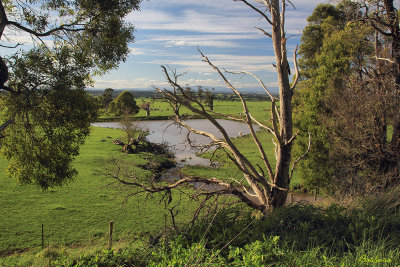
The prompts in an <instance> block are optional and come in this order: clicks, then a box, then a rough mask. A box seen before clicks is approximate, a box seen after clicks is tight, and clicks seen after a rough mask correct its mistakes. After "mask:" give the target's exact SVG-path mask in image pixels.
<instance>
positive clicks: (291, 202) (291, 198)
mask: <svg viewBox="0 0 400 267" xmlns="http://www.w3.org/2000/svg"><path fill="white" fill-rule="evenodd" d="M293 202H294V195H293V193H290V204H293Z"/></svg>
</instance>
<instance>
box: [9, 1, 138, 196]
mask: <svg viewBox="0 0 400 267" xmlns="http://www.w3.org/2000/svg"><path fill="white" fill-rule="evenodd" d="M1 5H2V7H4V8H5V11H6V13H7V14H6V15H7V20H8V21H9V22H10V24H13V27H15V29H16V30H17V31H20V32H26V33H29V34H31V36H32V37H33V38H34V39H35V38H39V37H40V40H41V41H42V42H43V41H46V40H47V41H53V45H52V47H47V46H45V45H37V44H36V43H35V48H34V49H33V50H31V51H28V52H18V53H15V54H13V55H11V56H10V58H9V59H8V60H7V66H8V68H9V70H8V72H9V73H10V79H9V80H8V82H7V83H6V86H3V87H2V88H1V90H4V91H6V92H7V93H6V94H3V95H2V99H1V105H2V107H1V112H2V114H1V120H2V121H3V122H4V121H7V122H12V124H11V126H9V127H8V129H7V131H6V132H5V134H4V135H5V139H4V140H1V147H2V148H1V151H2V154H3V155H4V156H6V158H8V159H9V160H10V165H9V168H8V171H9V174H10V175H11V176H13V177H15V178H16V179H17V180H18V181H20V182H22V183H33V184H35V185H38V186H39V187H41V188H43V189H47V188H48V187H52V186H56V185H62V184H65V183H67V182H69V181H71V179H72V178H73V177H74V176H76V174H77V172H76V170H75V169H74V168H73V167H72V166H71V163H72V160H73V159H74V158H75V157H76V156H77V155H78V152H79V145H80V144H82V143H83V141H84V139H85V137H86V136H87V135H88V134H89V126H90V122H93V121H94V120H95V118H96V117H97V114H96V113H97V109H98V107H97V103H96V101H95V100H94V99H92V98H91V97H89V96H88V95H86V93H85V92H84V89H85V88H86V87H87V86H90V85H91V83H92V81H91V75H92V74H102V73H104V72H106V71H108V70H110V69H112V68H115V67H117V66H118V64H119V62H120V61H124V60H125V59H126V56H127V55H128V52H129V51H128V43H129V42H131V41H133V27H132V25H130V24H129V23H127V22H125V17H126V15H127V14H128V13H129V12H131V11H132V10H135V9H138V7H139V6H138V5H139V1H137V0H130V1H95V0H79V1H52V0H42V1H3V2H2V3H1ZM5 22H6V20H5V19H4V20H3V21H2V23H5ZM61 22H62V24H60V23H61ZM3 26H6V27H9V25H3ZM43 43H44V42H43ZM7 66H6V67H5V70H2V71H4V72H6V71H7V69H6V68H7Z"/></svg>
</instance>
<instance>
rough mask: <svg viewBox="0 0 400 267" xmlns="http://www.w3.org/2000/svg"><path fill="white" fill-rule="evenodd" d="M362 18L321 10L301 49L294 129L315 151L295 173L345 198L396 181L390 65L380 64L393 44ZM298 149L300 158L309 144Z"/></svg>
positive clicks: (342, 9) (351, 10)
mask: <svg viewBox="0 0 400 267" xmlns="http://www.w3.org/2000/svg"><path fill="white" fill-rule="evenodd" d="M375 9H376V8H375ZM378 9H379V8H378ZM321 10H324V11H326V10H329V12H321ZM362 13H363V10H362V8H360V6H359V5H357V4H356V3H354V2H349V1H343V2H342V3H341V4H339V5H338V6H336V7H334V6H330V7H327V6H326V5H323V6H318V7H317V8H316V9H315V11H314V13H313V15H312V16H311V17H310V18H309V23H310V24H309V26H308V27H307V28H306V30H305V32H304V33H305V34H304V35H303V43H302V45H301V47H300V48H301V49H300V53H301V56H302V59H301V61H300V67H301V71H302V73H303V74H304V76H303V80H302V81H301V82H300V94H298V95H297V98H296V103H297V107H296V108H295V116H294V118H295V126H296V127H297V128H299V129H300V130H302V131H303V132H307V131H308V132H310V134H311V136H312V138H313V144H312V149H311V151H310V153H309V155H308V157H307V158H306V159H305V160H304V161H302V163H301V164H302V168H300V169H299V170H300V172H299V174H300V175H301V177H302V178H303V181H304V183H305V185H306V186H307V187H309V188H315V187H323V188H325V189H328V190H329V192H331V193H332V194H334V193H335V194H339V195H342V196H343V195H345V194H352V195H354V194H363V193H365V192H367V191H370V190H376V189H377V188H381V189H382V188H384V187H387V186H388V185H389V184H393V181H395V180H396V179H397V178H396V176H398V174H396V173H398V171H396V170H397V165H398V164H397V162H398V157H397V156H396V149H395V146H393V145H389V143H390V142H388V140H389V139H390V138H387V137H388V136H389V130H388V129H389V128H388V126H389V125H396V118H397V117H398V115H396V114H398V112H399V109H398V104H399V103H398V98H396V97H393V96H394V94H395V92H396V90H395V87H394V86H393V84H394V83H393V80H394V75H393V72H391V71H390V68H391V66H389V65H390V64H391V63H390V60H389V61H388V60H383V59H382V58H381V59H380V57H381V56H382V55H384V54H385V51H390V48H389V47H390V46H391V41H390V40H388V38H387V37H385V36H383V35H381V36H379V34H378V33H377V32H376V31H375V30H374V28H373V27H371V25H370V24H369V23H365V20H364V19H363V14H362ZM332 14H333V15H332ZM338 14H339V16H338ZM335 16H336V19H333V17H335ZM381 17H382V16H381ZM316 18H317V19H316ZM310 29H313V30H310ZM315 29H318V30H317V31H314V30H315ZM315 32H319V33H318V34H315ZM321 36H323V39H321V40H320V39H318V38H320V37H321ZM315 38H316V40H314V39H315ZM316 43H318V44H319V45H315V44H316ZM390 81H392V82H390ZM297 145H298V147H297V149H295V153H296V154H300V153H301V152H300V151H302V149H304V147H306V146H307V139H306V137H305V136H303V137H300V138H299V140H298V142H297Z"/></svg>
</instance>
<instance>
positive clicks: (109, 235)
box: [108, 221, 114, 249]
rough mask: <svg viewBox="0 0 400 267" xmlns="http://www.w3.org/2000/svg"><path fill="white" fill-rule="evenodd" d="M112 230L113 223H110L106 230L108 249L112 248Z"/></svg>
mask: <svg viewBox="0 0 400 267" xmlns="http://www.w3.org/2000/svg"><path fill="white" fill-rule="evenodd" d="M113 228H114V222H112V221H111V222H110V226H109V228H108V237H109V239H108V249H111V247H112V234H113Z"/></svg>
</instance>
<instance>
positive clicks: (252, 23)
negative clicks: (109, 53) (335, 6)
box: [95, 0, 323, 91]
mask: <svg viewBox="0 0 400 267" xmlns="http://www.w3.org/2000/svg"><path fill="white" fill-rule="evenodd" d="M292 2H293V4H294V5H295V7H296V8H295V9H293V7H291V6H289V7H288V9H287V14H286V34H287V37H290V38H288V42H287V43H288V58H289V60H290V61H292V58H293V52H294V49H295V47H296V45H298V44H300V37H301V33H302V30H303V29H304V27H305V26H306V24H307V21H306V19H307V17H308V16H310V15H311V13H312V11H313V9H314V8H315V7H316V5H318V4H319V3H322V2H323V1H320V0H292ZM127 19H128V21H129V22H131V23H132V24H133V25H134V26H135V29H136V32H135V42H134V43H133V44H132V45H131V52H130V55H129V58H128V60H127V61H126V63H122V64H121V65H120V67H119V68H118V69H117V70H113V71H111V72H110V73H108V74H106V75H104V76H102V77H96V78H95V81H96V83H95V88H98V89H102V88H106V87H111V88H114V89H123V88H135V89H141V88H153V87H158V88H163V87H168V84H167V83H166V81H165V77H164V75H163V73H162V69H161V67H160V66H161V65H167V66H169V67H170V68H172V69H175V70H176V71H177V73H182V74H184V75H183V76H181V77H180V79H179V81H180V83H181V84H182V85H189V86H191V87H197V86H203V87H206V88H210V89H211V88H213V87H216V88H217V87H226V86H225V84H224V82H223V81H222V79H221V77H219V76H218V75H217V73H216V72H215V71H214V70H213V69H212V68H211V67H210V66H209V65H208V64H207V63H205V62H203V61H202V59H201V56H200V54H199V52H198V50H197V48H200V50H201V51H202V52H203V53H204V54H205V55H206V56H207V57H208V58H209V59H210V60H211V61H212V62H213V64H215V65H216V66H218V67H219V68H221V69H222V68H225V69H227V70H230V71H249V72H252V73H254V74H256V75H257V76H258V77H259V78H261V79H262V80H263V82H264V83H265V84H267V85H268V86H269V87H270V88H272V91H274V90H276V89H274V88H275V87H276V86H277V77H276V74H275V73H274V67H273V63H274V61H275V56H274V53H273V48H272V43H271V40H270V38H268V37H267V36H265V35H264V34H263V33H262V32H260V31H259V30H257V29H256V28H255V27H261V28H263V29H265V30H269V29H270V25H268V24H267V23H266V21H265V20H262V19H260V15H258V14H257V13H256V12H255V11H253V10H251V9H250V8H249V7H247V6H246V5H245V4H243V3H241V2H235V1H233V0H168V1H166V0H150V1H146V0H145V1H143V2H142V4H141V10H140V11H138V12H133V13H131V14H130V15H129V17H128V18H127ZM291 65H292V67H293V64H292V62H291ZM228 76H229V79H230V80H231V81H232V83H233V84H234V85H235V86H237V87H238V88H239V89H241V90H253V89H256V88H259V85H258V82H257V81H255V80H254V78H250V77H246V76H245V77H244V76H243V75H228Z"/></svg>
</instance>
